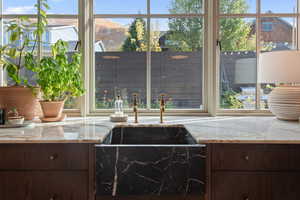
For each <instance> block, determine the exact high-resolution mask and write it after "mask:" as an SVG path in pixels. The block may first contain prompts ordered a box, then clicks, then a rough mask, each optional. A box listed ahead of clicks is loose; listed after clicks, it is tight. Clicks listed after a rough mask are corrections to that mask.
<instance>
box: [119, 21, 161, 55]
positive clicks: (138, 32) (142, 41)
mask: <svg viewBox="0 0 300 200" xmlns="http://www.w3.org/2000/svg"><path fill="white" fill-rule="evenodd" d="M127 34H128V36H127V38H126V40H125V41H124V44H123V45H122V50H123V51H147V50H148V44H147V36H148V35H147V31H146V22H145V20H144V19H142V18H136V19H135V20H134V21H133V22H132V24H131V25H130V27H129V31H128V33H127ZM159 36H160V35H159V32H158V31H150V47H151V50H152V51H161V49H160V46H159V43H158V40H159Z"/></svg>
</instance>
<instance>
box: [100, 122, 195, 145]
mask: <svg viewBox="0 0 300 200" xmlns="http://www.w3.org/2000/svg"><path fill="white" fill-rule="evenodd" d="M104 143H105V144H119V145H122V144H123V145H188V144H196V141H195V140H194V138H193V137H192V136H191V134H190V133H189V132H188V131H187V130H186V128H185V127H184V126H183V125H132V126H128V125H126V126H117V127H115V128H113V129H112V131H111V132H110V134H109V135H108V136H107V137H106V139H105V141H104Z"/></svg>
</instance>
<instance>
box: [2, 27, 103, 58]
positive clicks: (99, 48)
mask: <svg viewBox="0 0 300 200" xmlns="http://www.w3.org/2000/svg"><path fill="white" fill-rule="evenodd" d="M7 26H8V25H7V24H4V32H5V34H4V37H3V43H4V44H8V40H9V37H10V32H8V31H5V30H6V28H7ZM28 34H30V38H31V39H32V40H34V37H33V30H32V31H30V33H28ZM59 39H61V40H63V41H66V42H67V43H68V44H69V49H68V51H69V52H72V51H76V50H77V49H76V48H77V47H78V30H77V28H76V26H74V25H48V26H47V28H46V31H45V34H44V35H43V52H44V53H47V52H51V45H53V44H55V43H56V42H57V41H58V40H59ZM32 46H33V42H32ZM95 51H96V52H103V51H105V47H104V44H103V42H102V41H97V42H96V43H95Z"/></svg>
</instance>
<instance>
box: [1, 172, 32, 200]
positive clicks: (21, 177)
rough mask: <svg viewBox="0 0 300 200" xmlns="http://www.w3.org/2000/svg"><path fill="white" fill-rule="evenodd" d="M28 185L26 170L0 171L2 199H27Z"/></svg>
mask: <svg viewBox="0 0 300 200" xmlns="http://www.w3.org/2000/svg"><path fill="white" fill-rule="evenodd" d="M28 186H29V185H28V184H27V182H26V173H25V172H2V171H1V172H0V199H1V200H23V199H24V200H27V199H28V198H27V195H28V191H29V188H28Z"/></svg>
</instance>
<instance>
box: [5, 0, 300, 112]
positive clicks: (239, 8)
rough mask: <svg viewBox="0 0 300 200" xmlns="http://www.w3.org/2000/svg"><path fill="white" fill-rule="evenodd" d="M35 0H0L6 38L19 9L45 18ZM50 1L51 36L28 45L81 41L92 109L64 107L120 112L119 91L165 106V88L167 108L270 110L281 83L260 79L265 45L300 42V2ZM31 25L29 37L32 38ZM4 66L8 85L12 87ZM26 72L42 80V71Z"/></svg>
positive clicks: (152, 108) (275, 47)
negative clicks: (162, 97)
mask: <svg viewBox="0 0 300 200" xmlns="http://www.w3.org/2000/svg"><path fill="white" fill-rule="evenodd" d="M37 1H38V0H0V2H1V3H2V4H3V6H2V10H1V15H0V23H1V24H0V25H1V26H0V33H2V35H1V37H0V43H1V44H7V43H8V37H9V35H10V34H11V33H9V31H7V25H8V24H9V22H10V21H11V20H16V19H17V17H18V16H27V17H29V19H30V21H36V20H37V9H36V8H35V7H34V4H35V3H36V2H37ZM48 3H49V6H50V9H49V11H48V21H49V24H48V26H47V30H46V32H45V34H44V35H43V41H45V42H44V43H43V44H40V45H39V46H37V47H36V46H35V45H34V43H32V45H31V47H29V48H28V49H26V51H30V50H32V49H34V52H35V55H36V57H37V59H38V58H39V57H41V56H45V55H49V54H50V53H51V52H50V48H51V45H52V44H54V43H55V42H56V41H57V40H58V39H63V40H65V41H67V42H68V44H69V51H68V55H72V54H73V53H74V52H76V51H78V49H79V48H80V47H83V48H82V49H83V50H84V52H83V54H84V62H85V63H84V64H83V69H84V72H85V73H84V76H85V78H86V80H85V83H86V89H87V93H86V98H84V103H85V104H86V106H85V104H84V106H83V103H80V102H79V101H80V100H78V99H70V100H69V101H68V102H66V109H77V111H78V110H79V109H84V111H86V113H88V114H94V113H95V114H99V113H105V112H113V108H114V100H115V99H116V97H117V96H121V97H122V99H123V100H124V103H125V105H124V107H125V108H126V109H127V111H132V99H133V95H134V94H137V95H138V99H139V108H140V109H141V110H142V111H141V112H150V113H151V112H157V110H158V108H159V98H160V95H162V94H164V95H165V96H166V100H167V111H171V112H175V113H183V114H186V113H194V112H202V113H206V112H211V111H210V110H214V109H215V110H217V112H220V113H224V112H225V113H226V112H227V113H230V112H243V113H247V112H258V113H259V112H268V111H267V110H268V104H267V100H268V94H269V93H270V92H271V91H272V88H273V87H274V85H273V84H260V83H258V81H257V73H258V71H257V66H258V64H259V63H258V60H259V57H260V55H261V54H262V53H264V52H267V51H279V50H293V49H299V41H298V38H300V37H299V36H300V35H299V31H298V24H299V20H300V13H299V12H297V11H299V1H298V0H278V1H277V0H276V3H274V0H213V1H205V0H126V1H125V0H109V1H106V0H88V1H85V3H83V2H82V1H79V0H67V1H66V0H64V1H58V0H48ZM79 4H80V5H82V6H78V5H79ZM213 12H216V15H213ZM79 13H80V14H81V15H79ZM208 16H214V18H213V19H212V18H210V17H208ZM214 23H216V26H214ZM86 30H89V31H86ZM90 30H91V31H90ZM32 32H33V30H31V31H28V33H27V34H28V35H29V36H30V37H33V34H32ZM79 36H80V37H79ZM79 38H82V39H83V41H80V42H79ZM21 41H22V38H20V41H18V42H21ZM216 41H218V42H217V44H218V46H217V47H218V48H216V49H215V48H214V46H215V44H216V43H215V42H216ZM14 45H17V43H16V44H14ZM34 46H35V48H33V47H34ZM40 50H41V51H40ZM215 50H216V51H215ZM0 72H1V73H0V80H1V83H2V84H3V83H8V84H9V83H10V80H9V79H7V78H5V74H4V71H3V70H0ZM22 73H25V74H26V76H28V77H31V78H30V79H29V80H30V81H32V82H34V81H35V80H34V78H32V77H34V74H32V73H30V72H26V71H23V72H22ZM3 74H4V75H3ZM216 80H217V81H216ZM210 90H211V91H210ZM215 96H217V98H216V99H215ZM215 100H216V102H217V103H216V102H215ZM212 108H213V109H212ZM208 109H210V110H208Z"/></svg>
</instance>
